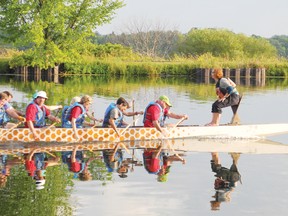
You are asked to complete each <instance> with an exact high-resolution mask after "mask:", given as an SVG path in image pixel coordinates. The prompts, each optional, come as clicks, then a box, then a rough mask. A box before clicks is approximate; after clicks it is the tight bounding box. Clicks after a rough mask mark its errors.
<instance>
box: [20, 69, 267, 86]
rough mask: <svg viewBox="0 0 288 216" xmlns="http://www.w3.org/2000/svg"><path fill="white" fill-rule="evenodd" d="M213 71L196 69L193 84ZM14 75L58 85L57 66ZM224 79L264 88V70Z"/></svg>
mask: <svg viewBox="0 0 288 216" xmlns="http://www.w3.org/2000/svg"><path fill="white" fill-rule="evenodd" d="M212 71H213V69H210V68H205V69H201V68H199V69H196V74H195V82H196V83H206V84H210V83H212V82H213V83H214V81H213V80H212V79H211V73H212ZM15 72H16V74H18V75H20V76H19V77H20V80H21V81H31V80H28V77H29V76H30V77H31V76H32V77H33V78H32V79H33V80H34V81H36V82H38V81H40V80H45V81H48V82H55V83H59V66H55V67H54V68H48V69H47V70H40V68H39V67H27V66H22V67H18V68H16V70H15ZM223 73H224V77H230V78H231V79H232V80H233V81H234V82H235V83H236V84H237V85H244V86H251V85H252V86H265V79H266V70H265V68H245V69H240V68H238V69H223Z"/></svg>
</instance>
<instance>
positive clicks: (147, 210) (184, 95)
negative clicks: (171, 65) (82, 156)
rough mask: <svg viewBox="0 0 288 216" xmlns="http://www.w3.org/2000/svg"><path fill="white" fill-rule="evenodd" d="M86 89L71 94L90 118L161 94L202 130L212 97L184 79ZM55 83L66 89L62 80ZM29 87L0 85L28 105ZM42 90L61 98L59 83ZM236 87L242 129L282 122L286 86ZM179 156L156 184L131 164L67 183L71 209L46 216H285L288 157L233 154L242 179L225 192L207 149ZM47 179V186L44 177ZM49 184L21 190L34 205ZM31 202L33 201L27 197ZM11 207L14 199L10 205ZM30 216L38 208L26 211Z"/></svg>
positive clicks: (287, 139)
mask: <svg viewBox="0 0 288 216" xmlns="http://www.w3.org/2000/svg"><path fill="white" fill-rule="evenodd" d="M83 82H84V81H83ZM159 83H160V84H159ZM33 85H35V84H33ZM36 85H37V84H36ZM88 85H91V83H90V82H89V83H87V84H86V85H85V88H84V87H83V91H81V86H80V87H79V86H75V88H77V89H78V91H76V92H75V94H76V93H77V94H79V95H83V94H89V95H91V96H92V97H93V104H92V110H93V111H94V112H95V116H96V118H103V115H104V112H105V109H106V107H107V106H108V105H109V104H110V103H111V102H115V101H116V100H117V98H118V97H119V96H122V97H124V98H126V99H128V100H132V99H134V100H135V105H134V109H135V111H140V110H144V108H145V106H146V105H147V104H148V103H149V102H150V101H152V100H155V99H157V98H158V97H159V96H160V95H167V96H168V97H169V98H170V101H171V102H172V104H173V107H172V108H171V111H172V112H175V113H179V114H180V113H181V114H182V113H183V114H187V115H188V116H189V119H188V120H187V121H185V122H184V123H183V124H188V125H204V124H205V123H208V122H209V121H210V118H211V113H210V111H211V104H212V102H213V101H214V99H215V97H214V95H213V94H214V90H213V84H210V85H205V84H201V85H199V84H195V83H189V82H187V81H186V82H179V83H176V84H175V83H173V84H170V83H169V82H167V83H166V82H165V83H164V84H163V82H161V80H160V81H159V82H153V83H150V84H149V81H145V83H142V82H135V83H128V82H127V83H125V82H124V83H122V84H121V85H120V86H118V85H117V80H111V81H108V82H107V83H106V85H104V86H103V85H100V86H99V87H97V86H95V83H93V88H92V86H91V88H92V90H91V88H88V87H87V86H88ZM43 86H44V87H43ZM61 86H62V87H63V86H64V88H65V82H64V84H61ZM105 86H106V87H105ZM41 87H42V88H44V89H43V90H46V89H45V88H47V86H45V85H40V86H37V87H35V89H36V88H37V90H41V89H39V88H41ZM62 87H61V89H62ZM68 87H69V88H71V86H70V85H69V86H66V88H68ZM114 87H115V89H114ZM31 88H32V87H31V86H30V85H28V86H26V87H25V86H24V87H23V86H21V84H19V83H16V84H15V83H14V82H5V83H3V82H2V83H1V84H0V91H4V90H8V91H11V92H13V94H14V98H13V100H14V101H17V102H21V103H28V102H29V101H31V95H32V93H33V90H35V89H31ZM49 88H50V89H49V91H48V92H50V93H51V92H52V93H54V94H53V95H58V94H61V93H63V92H59V86H58V85H55V86H52V87H49ZM51 88H52V90H51ZM53 88H54V90H53ZM95 88H96V90H95ZM26 89H27V90H26ZM239 89H240V92H241V93H243V95H244V96H243V99H242V102H241V105H240V107H239V110H238V113H239V116H240V119H241V124H261V123H288V114H287V110H288V103H287V101H288V87H287V86H286V87H285V86H277V85H273V86H272V87H271V86H267V87H265V86H264V87H253V86H252V87H251V86H250V87H247V86H242V87H239ZM203 91H204V93H203ZM101 92H102V93H101ZM108 93H110V94H108ZM48 97H49V99H50V97H52V96H49V95H48ZM57 97H59V95H58V96H57ZM66 97H68V98H69V97H71V95H69V96H67V95H65V93H63V98H61V97H60V100H62V101H63V100H64V99H65V98H66ZM67 101H68V100H67ZM231 117H232V111H231V109H230V108H226V109H224V110H223V116H222V118H221V123H222V124H226V123H228V122H230V120H231ZM126 120H127V122H132V121H133V119H132V118H131V117H130V118H126ZM175 122H177V120H175V119H168V123H175ZM141 124H142V118H140V119H139V120H138V121H137V125H141ZM267 139H268V140H269V141H273V142H277V143H280V144H287V145H288V135H278V136H273V137H267ZM191 142H192V141H191ZM227 142H228V143H229V142H230V141H227ZM233 143H236V142H235V140H231V145H233ZM235 145H236V144H235ZM133 152H134V156H135V158H137V159H139V161H141V162H142V163H143V156H142V153H143V149H135V150H133ZM166 153H167V152H166ZM169 153H170V154H174V153H171V152H168V153H167V154H169ZM180 153H181V154H180ZM180 153H179V154H180V155H181V157H183V158H184V159H185V160H186V163H185V164H183V163H182V162H181V161H173V162H172V164H171V167H170V169H169V173H168V174H167V175H166V179H165V181H162V182H161V181H158V180H157V175H156V174H150V173H148V172H147V170H145V168H144V166H136V165H133V164H132V165H131V164H130V168H129V171H128V173H127V177H126V178H120V177H119V175H118V173H116V172H112V173H110V175H109V176H108V177H109V178H108V177H107V176H106V178H105V179H104V180H103V179H101V178H94V175H93V180H91V181H80V180H75V179H73V180H72V182H73V184H72V185H66V187H67V188H70V190H71V193H69V196H68V198H67V199H68V206H69V209H71V211H69V212H65V210H63V209H62V208H61V206H60V207H59V206H58V207H57V211H56V212H54V213H51V214H45V215H103V216H104V215H105V216H106V215H123V216H124V215H125V216H129V215H151V216H158V215H159V216H160V215H161V216H162V215H203V216H204V215H212V214H216V215H235V216H236V215H253V216H254V215H255V216H256V215H261V216H268V215H272V214H273V215H278V216H281V215H283V216H284V215H287V212H288V184H287V181H288V171H287V170H288V155H287V154H286V153H281V152H278V153H277V154H276V153H275V154H269V153H268V154H267V153H266V154H262V153H261V151H259V152H254V153H241V154H238V157H239V159H238V161H237V168H238V171H239V173H240V174H241V182H242V183H241V182H240V181H238V182H237V183H236V185H235V186H234V187H230V188H229V189H227V190H225V189H222V190H221V189H219V190H215V188H214V181H215V179H216V177H215V176H214V175H215V172H212V170H211V164H210V160H211V159H212V158H211V152H209V149H208V150H207V151H201V152H199V151H196V150H195V151H193V152H191V151H186V152H180ZM129 157H131V155H129V154H128V153H127V152H124V158H129ZM219 159H220V163H221V165H222V167H226V168H228V169H229V168H230V166H231V165H232V157H231V154H229V153H228V152H219ZM47 172H48V171H47ZM26 175H27V174H26ZM59 175H60V174H59ZM102 175H103V173H102ZM13 176H14V175H13ZM16 176H17V175H16ZM48 180H49V181H51V182H53V179H51V178H50V179H48ZM48 180H47V179H46V185H45V189H44V190H40V191H35V190H31V192H29V190H27V191H25V193H28V194H29V193H31V194H32V193H33V194H36V195H37V199H39V200H40V201H41V202H45V200H41V199H42V197H41V196H40V195H39V194H40V193H42V194H45V195H48V196H49V193H50V192H49V191H51V190H52V189H53V188H49V187H52V186H53V184H50V183H49V182H48ZM8 183H9V177H8ZM6 187H11V189H10V191H14V190H15V189H13V187H14V186H11V185H9V184H8V186H6ZM2 193H4V192H3V191H2ZM5 194H9V195H10V196H8V197H7V198H6V199H11V200H12V199H17V196H15V193H12V192H11V193H9V192H7V191H5ZM29 195H30V194H29ZM51 196H52V195H51ZM53 196H54V195H53ZM35 199H36V198H35ZM20 202H21V201H20ZM33 202H35V200H34V199H33ZM11 203H14V202H12V201H11ZM15 203H16V200H15ZM15 203H14V204H13V205H14V206H15ZM11 205H12V204H11ZM27 205H30V204H27ZM53 205H56V204H55V203H54V204H53ZM18 207H19V210H18V212H19V215H26V214H24V213H23V214H21V211H23V209H24V208H23V206H21V208H20V206H17V205H16V208H18ZM5 208H8V209H10V210H11V209H12V207H11V206H8V207H7V206H6V207H4V206H1V211H5V210H4V209H5ZM30 208H31V209H33V208H37V206H34V205H31V206H30ZM61 209H62V210H61ZM43 211H44V212H49V209H43ZM43 211H42V213H43ZM11 212H12V213H11V214H4V215H14V213H15V212H16V211H14V210H13V211H12V210H11ZM33 212H37V211H36V210H33ZM7 213H8V212H7ZM15 215H16V214H15ZM39 215H42V214H39ZM43 215H44V214H43Z"/></svg>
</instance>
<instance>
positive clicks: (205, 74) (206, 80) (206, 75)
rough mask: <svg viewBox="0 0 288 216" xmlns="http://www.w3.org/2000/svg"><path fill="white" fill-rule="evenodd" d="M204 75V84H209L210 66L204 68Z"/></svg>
mask: <svg viewBox="0 0 288 216" xmlns="http://www.w3.org/2000/svg"><path fill="white" fill-rule="evenodd" d="M204 76H205V84H209V83H210V68H205V71H204Z"/></svg>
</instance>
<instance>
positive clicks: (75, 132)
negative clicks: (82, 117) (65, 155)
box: [71, 118, 79, 140]
mask: <svg viewBox="0 0 288 216" xmlns="http://www.w3.org/2000/svg"><path fill="white" fill-rule="evenodd" d="M71 125H72V129H73V131H74V137H75V139H76V140H79V136H78V133H77V127H76V118H72V119H71Z"/></svg>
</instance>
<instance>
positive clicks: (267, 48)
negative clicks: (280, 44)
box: [178, 29, 276, 59]
mask: <svg viewBox="0 0 288 216" xmlns="http://www.w3.org/2000/svg"><path fill="white" fill-rule="evenodd" d="M178 52H180V53H182V54H184V55H192V56H200V55H203V54H205V53H211V54H212V55H213V56H215V57H225V58H230V59H233V58H237V57H255V56H264V57H275V56H276V49H275V48H274V47H273V46H272V45H271V44H270V43H269V41H267V40H266V39H264V38H255V37H247V36H245V35H243V34H235V33H233V32H231V31H228V30H225V29H192V30H190V31H189V32H188V33H187V35H183V37H181V39H180V40H179V43H178Z"/></svg>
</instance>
